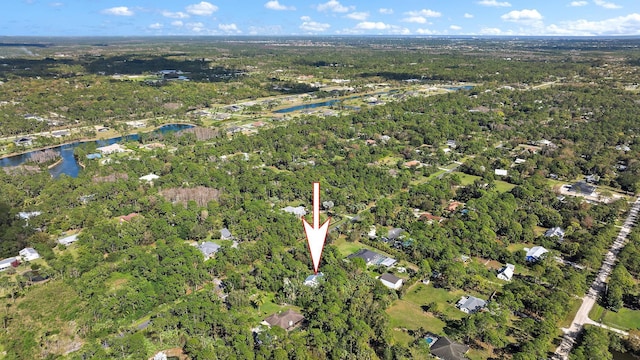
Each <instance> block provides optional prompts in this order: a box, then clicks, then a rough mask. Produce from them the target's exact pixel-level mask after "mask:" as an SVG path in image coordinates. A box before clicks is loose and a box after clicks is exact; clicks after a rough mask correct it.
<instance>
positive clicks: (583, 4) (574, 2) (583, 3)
mask: <svg viewBox="0 0 640 360" xmlns="http://www.w3.org/2000/svg"><path fill="white" fill-rule="evenodd" d="M587 4H589V2H587V1H572V2H571V3H570V4H569V6H573V7H579V6H585V5H587Z"/></svg>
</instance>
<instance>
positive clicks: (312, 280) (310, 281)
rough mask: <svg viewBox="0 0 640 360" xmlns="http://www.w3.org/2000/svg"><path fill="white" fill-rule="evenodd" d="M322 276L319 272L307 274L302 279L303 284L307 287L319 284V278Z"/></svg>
mask: <svg viewBox="0 0 640 360" xmlns="http://www.w3.org/2000/svg"><path fill="white" fill-rule="evenodd" d="M323 277H324V274H323V273H321V272H319V273H317V274H314V275H309V276H307V278H306V279H304V285H305V286H309V287H316V286H318V285H320V281H319V280H320V279H321V278H323Z"/></svg>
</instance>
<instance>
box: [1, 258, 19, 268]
mask: <svg viewBox="0 0 640 360" xmlns="http://www.w3.org/2000/svg"><path fill="white" fill-rule="evenodd" d="M16 260H18V258H15V257H10V258H6V259H4V260H0V271H4V270H7V269H8V268H10V267H11V264H12V263H13V262H14V261H16Z"/></svg>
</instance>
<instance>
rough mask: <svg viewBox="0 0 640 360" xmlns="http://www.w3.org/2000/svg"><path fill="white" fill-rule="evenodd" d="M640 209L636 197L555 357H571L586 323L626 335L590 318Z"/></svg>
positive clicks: (564, 329) (561, 359) (639, 201)
mask: <svg viewBox="0 0 640 360" xmlns="http://www.w3.org/2000/svg"><path fill="white" fill-rule="evenodd" d="M639 211H640V198H638V199H636V201H635V202H634V203H633V206H632V207H631V210H630V211H629V215H628V216H627V219H626V220H625V222H624V224H623V225H622V228H621V229H620V233H618V237H617V238H616V240H615V241H614V242H613V245H611V248H610V249H609V252H607V255H606V256H605V259H604V261H603V262H602V267H601V268H600V271H599V272H598V275H597V276H596V278H595V280H594V281H593V284H591V288H590V289H589V291H588V292H587V294H586V295H585V296H584V297H583V298H582V306H580V309H579V310H578V312H577V313H576V316H575V318H574V319H573V322H572V323H571V326H570V327H569V328H568V329H567V328H563V329H562V331H563V332H564V337H563V338H562V343H560V346H558V348H557V349H556V352H555V354H554V357H553V358H554V359H557V360H567V359H568V358H569V352H571V349H572V348H573V346H574V344H575V342H576V338H577V337H578V334H579V333H580V331H581V330H582V328H583V326H584V325H585V324H591V325H596V326H600V327H603V328H605V329H608V330H611V331H615V332H617V333H619V334H623V335H626V333H625V332H624V331H621V330H618V329H612V328H610V327H608V326H604V325H602V324H600V323H597V322H595V321H593V320H591V319H589V312H590V311H591V308H593V305H594V304H595V303H596V300H597V299H598V296H599V295H600V294H602V293H603V292H604V289H605V286H606V282H607V278H608V277H609V274H611V271H612V270H613V267H614V266H615V263H616V260H617V257H618V253H619V252H620V250H622V248H623V247H624V245H625V244H626V240H627V235H629V232H631V228H632V227H633V226H634V224H635V223H636V220H637V218H638V212H639Z"/></svg>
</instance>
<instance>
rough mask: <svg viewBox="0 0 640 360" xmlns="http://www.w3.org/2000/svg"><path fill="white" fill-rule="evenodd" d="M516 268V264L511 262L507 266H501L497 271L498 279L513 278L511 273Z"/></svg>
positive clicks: (509, 279) (507, 279) (506, 279)
mask: <svg viewBox="0 0 640 360" xmlns="http://www.w3.org/2000/svg"><path fill="white" fill-rule="evenodd" d="M515 270H516V266H515V265H513V264H507V266H505V267H503V268H502V269H500V271H498V279H500V280H505V281H511V279H512V278H513V273H514V271H515Z"/></svg>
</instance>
